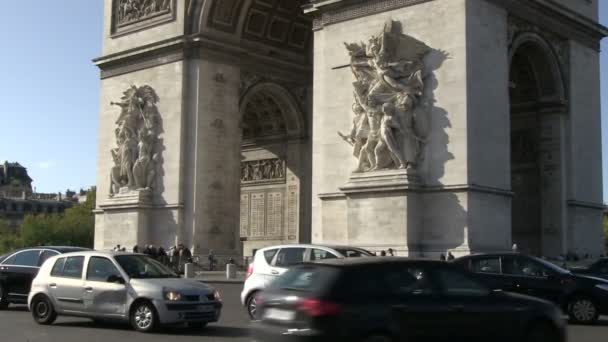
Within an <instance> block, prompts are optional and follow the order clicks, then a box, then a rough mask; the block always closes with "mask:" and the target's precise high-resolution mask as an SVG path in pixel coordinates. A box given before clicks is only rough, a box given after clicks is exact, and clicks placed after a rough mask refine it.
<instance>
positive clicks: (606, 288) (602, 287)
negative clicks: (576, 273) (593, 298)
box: [595, 284, 608, 291]
mask: <svg viewBox="0 0 608 342" xmlns="http://www.w3.org/2000/svg"><path fill="white" fill-rule="evenodd" d="M595 287H597V288H598V289H600V290H604V291H608V284H597V285H595Z"/></svg>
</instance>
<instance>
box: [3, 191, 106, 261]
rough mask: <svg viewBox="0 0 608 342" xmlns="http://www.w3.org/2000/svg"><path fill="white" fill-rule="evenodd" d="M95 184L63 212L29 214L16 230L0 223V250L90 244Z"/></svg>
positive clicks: (92, 228) (89, 245)
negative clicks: (84, 198) (81, 201)
mask: <svg viewBox="0 0 608 342" xmlns="http://www.w3.org/2000/svg"><path fill="white" fill-rule="evenodd" d="M95 192H96V191H95V188H92V189H91V191H89V193H88V194H87V199H86V201H85V202H83V203H77V204H75V205H74V206H73V207H71V208H69V209H66V210H65V212H64V213H62V214H37V215H32V214H28V215H26V216H25V218H24V220H23V224H22V226H21V229H20V230H19V232H18V233H12V232H10V231H9V229H8V228H7V229H6V230H5V231H2V229H3V228H2V227H3V226H2V224H1V223H0V253H2V252H4V251H7V250H11V249H15V248H19V247H22V246H37V245H47V246H49V245H55V246H81V247H93V236H94V227H95V218H94V216H93V209H94V208H95Z"/></svg>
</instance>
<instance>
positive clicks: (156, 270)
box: [114, 254, 179, 279]
mask: <svg viewBox="0 0 608 342" xmlns="http://www.w3.org/2000/svg"><path fill="white" fill-rule="evenodd" d="M114 258H115V259H116V262H118V264H119V265H120V267H122V269H123V270H124V271H125V272H126V273H127V274H128V275H129V277H130V278H136V279H144V278H179V276H178V275H177V274H175V272H173V271H171V270H170V269H169V268H168V267H166V266H165V265H163V264H161V263H160V262H158V261H156V260H154V259H152V258H150V257H147V256H145V255H137V254H133V255H117V256H115V257H114Z"/></svg>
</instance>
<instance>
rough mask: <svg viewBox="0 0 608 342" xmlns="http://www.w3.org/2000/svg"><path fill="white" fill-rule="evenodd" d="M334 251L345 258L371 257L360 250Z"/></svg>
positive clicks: (340, 249)
mask: <svg viewBox="0 0 608 342" xmlns="http://www.w3.org/2000/svg"><path fill="white" fill-rule="evenodd" d="M336 251H338V252H339V253H340V254H342V255H343V256H344V257H345V258H358V257H366V256H373V255H372V254H371V253H368V252H366V251H364V250H361V249H342V248H337V249H336Z"/></svg>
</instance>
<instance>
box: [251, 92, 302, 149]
mask: <svg viewBox="0 0 608 342" xmlns="http://www.w3.org/2000/svg"><path fill="white" fill-rule="evenodd" d="M260 95H261V96H263V97H265V98H267V99H268V101H269V102H270V101H271V102H272V103H273V104H274V105H276V107H277V108H278V109H279V110H280V113H281V114H282V116H283V117H282V118H283V120H284V122H285V129H286V134H287V137H288V138H300V137H304V136H305V135H306V125H305V120H304V114H303V112H302V110H301V109H300V106H299V105H298V102H297V100H296V99H295V98H294V96H293V95H292V94H291V93H290V92H289V91H288V90H287V89H285V88H284V87H282V86H281V85H279V84H276V83H272V82H260V83H257V84H255V85H253V86H251V87H250V88H249V89H247V90H246V91H245V93H244V94H243V96H242V97H241V99H240V116H241V118H244V117H245V115H246V110H247V108H248V104H249V103H250V102H251V101H253V100H254V99H256V98H259V96H260Z"/></svg>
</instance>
